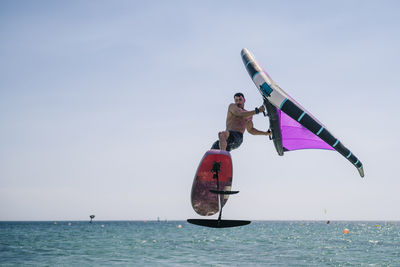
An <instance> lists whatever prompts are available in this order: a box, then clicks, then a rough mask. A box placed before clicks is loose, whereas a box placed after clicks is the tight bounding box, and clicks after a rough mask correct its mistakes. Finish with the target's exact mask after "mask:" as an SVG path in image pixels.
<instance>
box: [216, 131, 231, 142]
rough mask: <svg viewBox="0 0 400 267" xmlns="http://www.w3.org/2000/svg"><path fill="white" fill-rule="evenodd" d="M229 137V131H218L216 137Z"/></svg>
mask: <svg viewBox="0 0 400 267" xmlns="http://www.w3.org/2000/svg"><path fill="white" fill-rule="evenodd" d="M228 137H229V132H228V131H223V132H219V133H218V138H219V139H225V140H227V139H228Z"/></svg>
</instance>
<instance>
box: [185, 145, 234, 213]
mask: <svg viewBox="0 0 400 267" xmlns="http://www.w3.org/2000/svg"><path fill="white" fill-rule="evenodd" d="M215 164H217V166H218V167H219V170H218V175H217V176H218V182H219V186H218V187H219V188H217V185H218V183H217V179H216V177H215V168H216V165H215ZM213 170H214V171H213ZM231 186H232V158H231V154H230V153H229V152H228V151H224V150H217V149H211V150H209V151H207V152H206V153H205V154H204V156H203V158H202V159H201V161H200V164H199V166H198V168H197V171H196V174H195V176H194V180H193V184H192V192H191V202H192V207H193V209H194V210H195V211H196V213H197V214H199V215H202V216H211V215H213V214H215V213H217V212H218V211H219V203H218V197H220V198H221V199H220V200H221V205H222V207H223V206H224V205H225V203H226V202H227V200H228V198H229V194H232V193H235V191H234V192H232V191H230V189H231ZM217 192H220V194H218V193H217ZM228 192H231V193H228Z"/></svg>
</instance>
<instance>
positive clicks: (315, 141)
mask: <svg viewBox="0 0 400 267" xmlns="http://www.w3.org/2000/svg"><path fill="white" fill-rule="evenodd" d="M241 55H242V60H243V63H244V65H245V67H246V70H247V72H248V73H249V75H250V77H251V79H252V80H253V82H254V84H255V85H256V87H257V88H258V90H259V91H260V93H261V95H262V96H263V98H264V104H265V106H266V108H267V112H268V117H269V120H270V128H271V130H272V139H273V141H274V145H275V148H276V150H277V152H278V154H279V155H281V156H283V153H284V151H291V150H298V149H329V150H336V151H337V152H339V153H340V154H342V155H343V156H344V157H346V158H347V159H348V160H349V161H350V162H351V163H352V164H353V165H354V166H355V167H356V168H357V170H358V172H359V173H360V176H361V177H364V169H363V165H362V163H361V161H360V160H359V159H358V158H357V157H356V156H355V155H354V154H353V153H352V152H351V151H350V150H349V149H348V148H347V147H345V146H344V145H343V144H342V143H341V142H340V141H339V140H338V139H337V138H335V137H334V136H333V135H332V134H331V133H330V132H329V131H328V129H327V128H326V127H325V126H324V125H323V124H322V123H321V122H319V121H318V120H317V119H316V118H314V117H313V116H312V115H311V113H309V112H308V111H307V110H305V109H304V108H303V107H302V106H301V105H300V104H299V103H297V102H296V101H295V100H294V99H293V98H291V97H290V96H289V95H288V94H287V93H286V92H285V91H283V90H282V89H281V88H280V87H279V86H278V85H277V84H276V83H275V82H274V81H273V80H272V79H271V77H269V75H268V74H267V72H266V71H265V70H264V69H263V68H262V67H261V65H259V64H258V63H257V61H256V59H255V58H254V56H253V55H252V54H251V53H250V52H249V51H248V50H247V49H246V48H244V49H243V50H242V52H241Z"/></svg>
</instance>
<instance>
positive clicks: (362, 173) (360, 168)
mask: <svg viewBox="0 0 400 267" xmlns="http://www.w3.org/2000/svg"><path fill="white" fill-rule="evenodd" d="M357 170H358V172H359V173H360V176H361V178H364V168H363V166H362V165H361V167H359V168H357Z"/></svg>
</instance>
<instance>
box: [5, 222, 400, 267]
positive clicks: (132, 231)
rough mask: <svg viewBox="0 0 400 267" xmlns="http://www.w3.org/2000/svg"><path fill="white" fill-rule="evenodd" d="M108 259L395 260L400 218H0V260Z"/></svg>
mask: <svg viewBox="0 0 400 267" xmlns="http://www.w3.org/2000/svg"><path fill="white" fill-rule="evenodd" d="M346 229H347V231H346ZM345 232H348V233H345ZM114 265H118V266H400V222H390V221H388V222H382V221H381V222H379V221H377V222H371V221H360V222H355V221H351V222H346V221H331V222H329V223H327V222H325V221H253V222H252V223H251V224H249V225H246V226H241V227H235V228H224V229H214V228H206V227H201V226H196V225H191V224H189V223H187V222H186V221H93V222H92V223H89V222H87V221H85V222H83V221H57V222H53V221H52V222H0V266H114Z"/></svg>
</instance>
